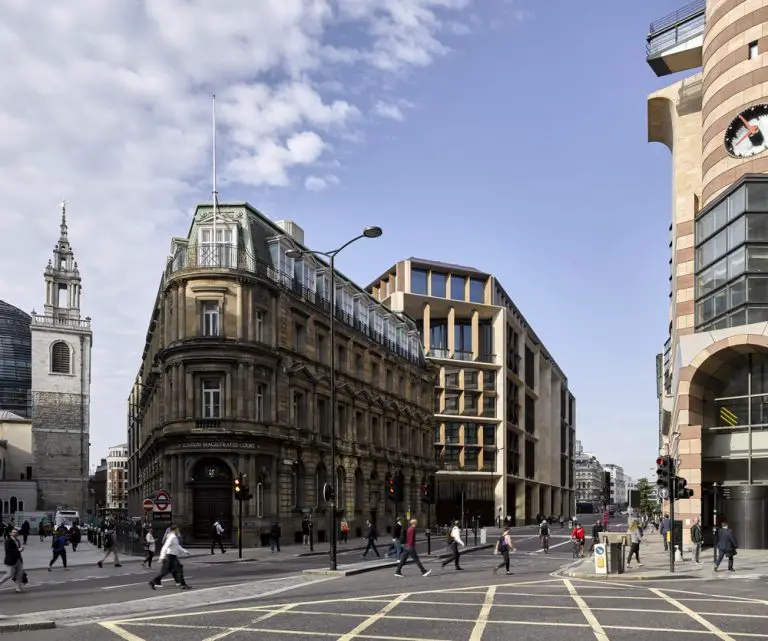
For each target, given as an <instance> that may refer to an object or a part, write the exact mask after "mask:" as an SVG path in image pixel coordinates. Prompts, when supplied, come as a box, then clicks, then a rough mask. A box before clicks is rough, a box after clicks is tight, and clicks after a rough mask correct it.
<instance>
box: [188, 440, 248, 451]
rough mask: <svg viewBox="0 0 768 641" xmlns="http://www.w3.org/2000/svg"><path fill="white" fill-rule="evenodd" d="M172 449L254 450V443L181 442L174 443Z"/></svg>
mask: <svg viewBox="0 0 768 641" xmlns="http://www.w3.org/2000/svg"><path fill="white" fill-rule="evenodd" d="M173 447H174V448H178V449H180V450H255V449H258V448H257V447H256V443H242V442H238V441H182V442H181V443H176V444H175V445H174V446H173Z"/></svg>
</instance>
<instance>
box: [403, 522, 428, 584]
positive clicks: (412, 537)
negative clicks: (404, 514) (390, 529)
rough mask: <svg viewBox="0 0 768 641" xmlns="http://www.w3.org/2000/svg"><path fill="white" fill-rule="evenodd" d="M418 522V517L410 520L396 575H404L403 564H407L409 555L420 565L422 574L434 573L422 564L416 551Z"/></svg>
mask: <svg viewBox="0 0 768 641" xmlns="http://www.w3.org/2000/svg"><path fill="white" fill-rule="evenodd" d="M416 524H417V521H416V519H411V520H410V521H409V522H408V531H407V532H406V533H405V547H404V548H403V553H402V555H401V556H400V562H399V563H398V564H397V569H396V570H395V576H397V577H402V576H403V573H402V570H403V565H405V563H406V561H407V560H408V558H409V557H410V558H412V559H413V562H414V563H415V564H416V565H417V566H418V568H419V570H421V576H429V575H430V574H431V573H432V570H427V569H426V568H425V567H424V566H423V565H422V564H421V561H420V560H419V554H418V552H416Z"/></svg>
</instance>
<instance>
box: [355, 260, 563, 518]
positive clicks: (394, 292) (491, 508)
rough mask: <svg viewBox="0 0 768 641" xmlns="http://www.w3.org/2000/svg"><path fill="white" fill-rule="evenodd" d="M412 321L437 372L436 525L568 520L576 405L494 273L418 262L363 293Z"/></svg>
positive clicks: (392, 272) (391, 273) (434, 441)
mask: <svg viewBox="0 0 768 641" xmlns="http://www.w3.org/2000/svg"><path fill="white" fill-rule="evenodd" d="M368 291H369V292H370V293H371V295H372V296H373V297H374V298H375V299H377V300H379V301H381V302H382V303H384V304H385V305H386V306H387V307H389V308H390V309H392V310H394V311H395V312H402V313H405V314H407V315H408V316H410V317H412V318H415V319H417V321H418V324H419V330H420V331H421V335H422V340H423V342H424V345H425V347H426V350H427V355H428V358H429V360H430V361H431V362H432V363H433V364H434V365H435V366H436V367H437V368H438V372H437V374H436V376H435V381H434V383H435V387H434V399H435V400H434V406H435V417H434V429H433V438H432V445H433V447H434V449H435V455H436V457H437V459H438V460H439V461H440V472H439V473H438V475H437V490H438V502H437V510H436V511H437V519H438V521H439V522H446V521H448V520H451V519H455V518H459V517H461V516H462V510H463V516H464V517H465V519H472V518H475V517H480V519H481V523H486V524H489V523H492V522H494V521H497V520H498V518H499V517H500V516H502V517H503V516H507V515H509V516H511V517H512V519H513V520H514V521H515V523H517V524H523V523H531V522H533V521H534V520H535V518H536V515H537V514H539V513H542V514H547V515H550V514H554V515H558V514H561V513H562V514H564V515H566V516H568V515H570V514H572V513H573V509H574V494H573V488H574V485H573V482H574V479H573V447H574V442H575V429H576V401H575V398H574V397H573V395H572V394H571V392H570V390H569V388H568V379H567V378H566V376H565V374H564V373H563V371H562V370H561V369H560V367H558V365H557V363H556V362H555V360H554V359H553V358H552V356H551V354H550V353H549V352H548V351H547V349H546V348H545V347H544V345H543V344H542V342H541V340H540V339H539V337H538V336H537V335H536V333H535V332H534V331H533V329H532V328H531V327H530V325H529V324H528V322H527V321H526V320H525V318H524V317H523V315H522V314H521V313H520V311H519V310H518V309H517V307H516V306H515V304H514V303H513V302H512V300H511V298H510V297H509V295H508V294H507V293H506V292H505V291H504V288H503V287H502V286H501V283H499V281H498V280H497V279H496V278H495V277H494V276H492V275H491V274H488V273H485V272H482V271H479V270H477V269H475V268H472V267H463V266H461V265H452V264H447V263H440V262H435V261H429V260H424V259H421V258H409V259H407V260H403V261H400V262H399V263H397V264H396V265H394V266H392V267H391V268H390V269H388V270H387V271H386V272H385V273H384V274H382V275H381V277H379V278H378V279H376V281H374V282H373V283H372V284H371V285H369V287H368Z"/></svg>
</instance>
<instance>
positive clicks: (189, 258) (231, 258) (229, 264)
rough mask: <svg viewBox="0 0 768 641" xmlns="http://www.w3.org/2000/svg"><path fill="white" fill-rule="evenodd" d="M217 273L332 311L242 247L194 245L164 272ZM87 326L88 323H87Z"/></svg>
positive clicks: (344, 317) (375, 336)
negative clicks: (261, 283)
mask: <svg viewBox="0 0 768 641" xmlns="http://www.w3.org/2000/svg"><path fill="white" fill-rule="evenodd" d="M208 269H210V270H216V271H218V272H221V271H226V270H232V271H245V272H248V273H250V274H256V275H257V276H261V277H262V278H267V279H269V280H271V281H273V282H274V283H276V284H277V285H278V287H280V288H281V289H282V290H283V291H285V292H287V293H289V294H291V295H292V296H295V297H297V298H300V299H301V300H302V301H304V302H305V303H307V304H309V305H311V306H312V307H314V308H316V309H318V310H320V311H321V312H323V313H325V314H328V313H329V312H330V309H331V302H330V301H329V300H328V299H327V298H325V297H324V296H321V295H320V294H319V293H318V292H316V291H315V290H313V289H309V288H308V287H306V286H305V285H304V284H303V283H301V282H300V281H299V280H297V279H295V278H294V277H293V276H292V275H290V274H286V273H284V272H280V271H278V270H276V269H275V268H274V267H272V265H270V264H268V263H264V262H262V261H260V260H258V259H257V258H254V257H253V256H251V255H250V253H249V252H248V251H247V250H246V249H245V248H243V247H239V246H236V245H228V244H223V243H218V244H213V243H201V244H193V245H189V246H188V247H184V248H181V249H179V250H178V251H177V252H176V254H175V255H174V256H172V257H171V258H170V259H169V260H168V263H167V265H166V268H165V275H164V277H165V282H166V283H167V282H168V281H169V280H170V279H171V278H172V277H174V276H176V275H179V274H181V273H185V272H192V271H199V270H208ZM335 315H336V318H337V319H338V320H339V321H340V322H342V323H344V324H345V325H347V326H349V327H351V328H352V329H355V330H357V331H358V332H360V333H361V334H364V335H365V336H367V337H368V338H369V339H371V340H372V341H373V342H375V343H378V344H380V345H383V346H384V347H386V348H387V349H389V350H390V351H391V352H393V353H395V354H397V355H398V356H400V357H401V358H404V359H406V360H409V361H411V362H412V363H414V364H416V365H420V366H423V365H424V364H425V359H424V353H423V352H420V353H417V354H413V353H412V352H411V350H410V349H408V348H407V347H403V346H401V345H399V344H398V343H397V342H396V341H394V340H392V339H391V338H387V337H385V336H383V335H382V333H381V332H379V331H377V330H375V329H373V327H372V326H371V325H367V324H365V323H364V322H362V321H361V320H360V319H359V318H355V317H354V315H353V314H350V313H349V311H347V310H344V309H342V308H341V307H339V306H338V305H337V306H336V310H335ZM87 321H88V322H89V323H90V319H87Z"/></svg>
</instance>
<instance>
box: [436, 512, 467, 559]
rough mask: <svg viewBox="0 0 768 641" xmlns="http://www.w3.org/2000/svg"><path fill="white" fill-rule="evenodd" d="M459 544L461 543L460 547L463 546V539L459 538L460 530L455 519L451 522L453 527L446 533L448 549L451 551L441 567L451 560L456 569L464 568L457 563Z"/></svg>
mask: <svg viewBox="0 0 768 641" xmlns="http://www.w3.org/2000/svg"><path fill="white" fill-rule="evenodd" d="M459 545H461V547H464V541H462V540H461V530H459V522H458V521H455V522H454V524H453V528H451V532H450V534H448V549H449V550H450V551H451V556H449V557H448V558H447V559H445V561H443V563H442V565H441V567H443V568H444V567H445V566H446V565H448V564H449V563H450V562H451V561H453V563H454V565H455V566H456V569H457V570H463V569H464V568H462V567H461V566H460V565H459Z"/></svg>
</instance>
